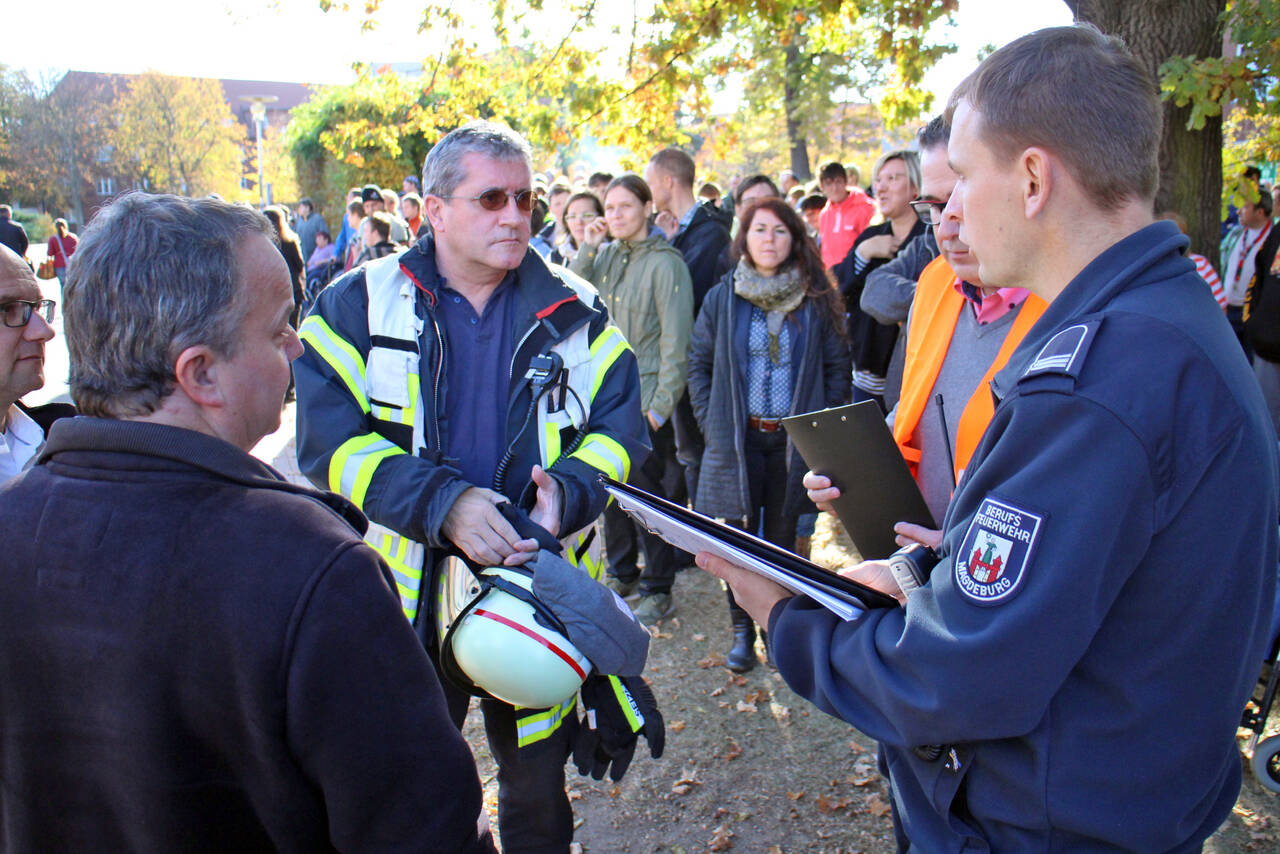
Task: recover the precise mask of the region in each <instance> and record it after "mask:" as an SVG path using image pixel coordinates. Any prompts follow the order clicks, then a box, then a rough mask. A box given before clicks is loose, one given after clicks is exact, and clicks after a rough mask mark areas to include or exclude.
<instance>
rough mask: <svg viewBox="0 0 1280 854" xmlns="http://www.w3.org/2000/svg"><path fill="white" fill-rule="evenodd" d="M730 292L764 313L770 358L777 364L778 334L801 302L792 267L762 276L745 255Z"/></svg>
mask: <svg viewBox="0 0 1280 854" xmlns="http://www.w3.org/2000/svg"><path fill="white" fill-rule="evenodd" d="M733 292H734V293H735V294H737V295H738V296H740V297H742V298H743V299H744V300H746V301H747V302H749V303H751V304H752V305H754V306H755V307H756V308H758V309H760V310H761V311H763V312H764V313H765V316H764V322H765V327H766V328H767V329H768V330H769V358H770V360H772V361H773V363H774V364H775V365H776V364H778V363H779V362H780V360H781V352H780V349H779V344H778V333H780V332H781V331H782V322H783V321H784V320H786V319H787V315H788V314H790V313H791V312H793V311H795V310H796V309H797V308H799V307H800V304H801V303H802V302H804V284H803V283H802V282H801V281H800V272H799V270H797V269H796V268H795V267H791V268H789V269H787V270H782V271H780V272H778V273H775V274H774V275H772V276H762V275H760V273H759V272H758V271H757V270H756V268H755V267H753V266H751V262H750V261H748V260H747V258H746V256H745V255H744V256H743V257H742V258H741V259H739V260H738V269H736V270H734V271H733Z"/></svg>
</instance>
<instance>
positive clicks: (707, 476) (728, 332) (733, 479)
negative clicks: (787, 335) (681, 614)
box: [689, 273, 849, 519]
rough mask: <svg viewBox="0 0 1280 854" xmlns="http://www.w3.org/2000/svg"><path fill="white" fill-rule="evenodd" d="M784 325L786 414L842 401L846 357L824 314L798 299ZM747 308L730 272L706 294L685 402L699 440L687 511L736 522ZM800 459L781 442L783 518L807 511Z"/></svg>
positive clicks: (741, 482) (743, 468)
mask: <svg viewBox="0 0 1280 854" xmlns="http://www.w3.org/2000/svg"><path fill="white" fill-rule="evenodd" d="M792 315H793V318H788V320H787V321H786V322H787V323H792V322H793V320H794V321H798V323H796V325H795V326H794V330H795V332H794V334H795V338H794V339H793V343H792V348H793V351H792V354H791V379H792V407H791V412H790V413H789V414H791V415H794V414H796V413H798V412H812V411H813V410H815V409H824V408H826V407H829V406H839V405H841V404H842V403H845V402H846V401H847V400H848V398H849V351H848V349H847V348H846V347H845V343H844V339H842V338H841V337H840V334H839V333H838V332H837V330H835V329H834V328H832V322H831V318H830V313H829V312H828V311H827V310H826V308H825V307H824V306H822V305H820V304H819V303H818V302H817V301H816V300H813V299H806V300H805V301H804V302H803V303H801V304H800V307H799V308H797V309H796V310H795V311H793V312H792ZM750 323H751V304H750V303H748V302H747V301H746V300H744V299H742V298H741V297H739V296H737V295H736V294H735V293H734V292H733V273H728V274H726V275H725V277H724V278H723V279H722V280H721V282H720V284H718V285H716V286H715V287H714V288H712V289H711V293H709V294H708V295H707V302H706V306H705V307H704V308H703V310H702V311H701V312H700V313H699V314H698V320H697V323H695V324H694V327H693V336H692V337H691V338H690V339H689V399H690V401H691V403H692V404H693V413H694V417H696V418H697V420H698V427H699V429H701V430H702V435H703V436H705V437H706V443H707V445H706V451H705V452H704V453H703V455H702V464H701V465H702V468H701V473H700V474H699V476H698V494H697V495H696V496H695V500H694V504H693V507H694V509H695V510H697V511H698V512H699V513H705V514H706V515H708V516H720V517H723V518H725V519H742V518H745V517H746V516H747V515H748V514H749V513H750V504H751V499H750V489H749V486H748V477H749V474H748V472H747V460H746V456H745V455H744V452H743V443H744V441H745V432H746V429H747V415H748V412H747V389H746V381H747V364H746V347H747V334H748V328H749V326H750ZM806 468H807V467H806V466H805V464H804V461H803V460H802V459H801V458H800V453H799V452H798V451H797V450H796V449H795V446H794V445H793V444H791V440H790V439H788V440H787V494H786V500H785V506H784V512H785V513H787V514H793V513H794V514H800V513H809V512H813V505H812V504H810V503H809V499H808V498H807V497H806V495H805V491H804V486H803V485H802V484H801V482H800V481H801V479H802V478H803V477H804V473H805V471H806Z"/></svg>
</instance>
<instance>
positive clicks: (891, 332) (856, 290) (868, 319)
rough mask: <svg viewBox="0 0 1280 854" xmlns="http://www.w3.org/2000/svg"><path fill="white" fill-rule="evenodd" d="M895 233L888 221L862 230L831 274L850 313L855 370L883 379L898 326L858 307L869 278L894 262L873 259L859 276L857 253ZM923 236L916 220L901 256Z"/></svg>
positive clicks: (905, 241) (851, 345)
mask: <svg viewBox="0 0 1280 854" xmlns="http://www.w3.org/2000/svg"><path fill="white" fill-rule="evenodd" d="M892 231H893V223H892V222H889V221H885V222H882V223H880V224H878V225H872V226H868V227H867V228H865V229H863V230H862V233H861V234H859V235H858V239H857V240H855V241H854V242H853V246H852V247H850V249H849V254H848V255H845V256H844V260H843V261H841V262H840V263H839V264H837V265H836V266H835V267H833V268H832V271H831V272H832V273H833V274H834V275H835V277H836V282H837V283H838V284H839V285H840V293H841V294H842V295H843V296H844V304H845V309H846V310H847V314H846V315H845V317H846V322H847V324H848V325H847V330H848V334H849V347H850V354H851V355H852V357H853V367H854V369H855V370H862V371H868V372H870V373H873V374H875V375H876V376H880V377H883V376H884V375H885V374H886V373H887V372H888V370H889V360H890V359H891V358H892V356H893V347H894V345H895V344H896V343H897V341H898V324H896V323H880V322H879V321H878V320H876V319H875V318H874V317H872V316H871V315H869V314H867V313H866V312H865V311H863V310H862V307H861V305H859V303H860V301H861V300H862V289H863V287H864V286H865V285H866V283H867V275H868V274H870V273H871V272H872V271H873V270H875V269H876V268H877V267H882V266H884V265H885V264H887V263H889V261H890V260H892V259H889V258H872V259H871V260H870V261H868V262H867V265H866V266H865V267H863V268H862V270H861V272H859V271H858V269H857V259H856V257H855V255H854V253H855V251H856V250H857V248H858V247H859V246H860V245H861V244H862V242H863V241H864V240H867V239H868V238H871V237H875V236H876V235H880V234H889V233H891V232H892ZM924 232H925V224H924V223H922V222H920V220H918V219H917V220H916V222H915V224H914V225H913V226H912V227H911V232H910V233H909V234H908V235H907V239H906V240H904V241H902V245H901V246H899V247H898V251H899V252H901V251H902V248H903V247H905V246H907V245H908V244H910V243H911V241H913V240H915V239H916V238H917V237H919V236H920V235H922V234H924Z"/></svg>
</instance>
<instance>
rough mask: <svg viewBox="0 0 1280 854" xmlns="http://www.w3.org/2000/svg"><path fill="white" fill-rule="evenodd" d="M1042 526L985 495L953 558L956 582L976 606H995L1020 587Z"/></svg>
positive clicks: (1038, 516)
mask: <svg viewBox="0 0 1280 854" xmlns="http://www.w3.org/2000/svg"><path fill="white" fill-rule="evenodd" d="M1043 527H1044V514H1042V513H1032V512H1031V511H1029V510H1024V509H1023V508H1021V507H1018V506H1017V505H1015V504H1012V503H1010V502H1008V501H1004V500H1002V499H999V498H996V497H994V496H991V495H988V496H987V497H986V498H984V499H983V500H982V504H980V505H979V506H978V512H977V513H975V514H974V517H973V520H972V521H971V522H970V523H969V530H968V531H967V532H966V533H965V535H964V540H963V541H962V543H961V546H960V551H959V552H957V553H956V556H955V570H954V572H955V583H956V587H957V588H958V589H959V591H960V593H961V595H962V596H964V597H965V598H966V599H968V600H969V601H970V602H973V603H975V604H977V605H998V604H1000V603H1001V602H1004V601H1006V600H1008V599H1009V598H1010V597H1011V596H1013V594H1014V593H1015V592H1017V590H1018V588H1019V587H1021V585H1022V580H1023V578H1024V577H1025V576H1026V573H1027V567H1028V565H1029V563H1030V561H1031V553H1032V552H1033V551H1035V547H1036V541H1037V540H1038V539H1039V538H1040V532H1041V530H1042V529H1043Z"/></svg>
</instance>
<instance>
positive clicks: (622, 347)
mask: <svg viewBox="0 0 1280 854" xmlns="http://www.w3.org/2000/svg"><path fill="white" fill-rule="evenodd" d="M630 349H631V347H630V346H629V345H628V344H627V339H626V338H625V337H624V336H623V334H622V330H620V329H618V327H616V326H609V327H606V328H605V330H604V332H601V333H600V335H599V336H598V337H597V338H596V340H595V341H592V342H591V364H592V367H593V368H594V369H595V372H596V375H595V378H594V379H593V380H592V381H591V400H595V399H596V392H598V391H599V390H600V384H601V383H603V382H604V378H605V375H606V374H608V373H609V368H611V367H613V363H614V362H616V361H618V357H619V356H621V355H622V354H623V353H625V352H626V351H627V350H630ZM601 353H604V354H605V355H604V358H603V359H601V360H600V361H599V362H598V363H597V361H596V360H597V359H598V358H599V356H600V354H601Z"/></svg>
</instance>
